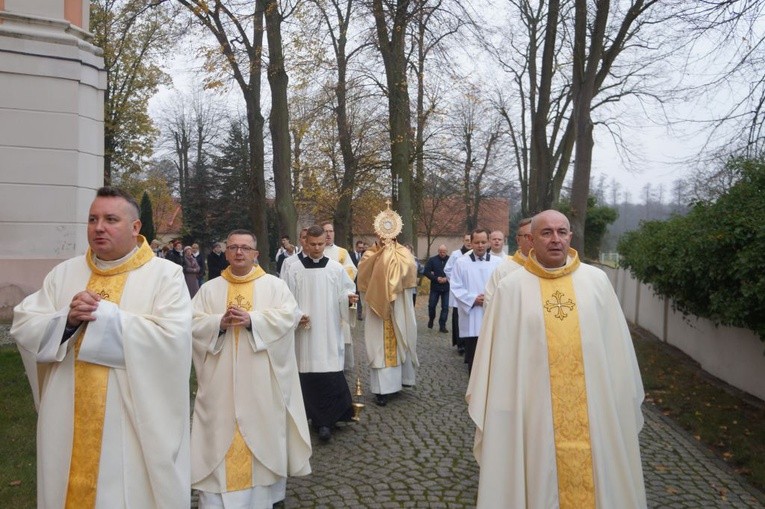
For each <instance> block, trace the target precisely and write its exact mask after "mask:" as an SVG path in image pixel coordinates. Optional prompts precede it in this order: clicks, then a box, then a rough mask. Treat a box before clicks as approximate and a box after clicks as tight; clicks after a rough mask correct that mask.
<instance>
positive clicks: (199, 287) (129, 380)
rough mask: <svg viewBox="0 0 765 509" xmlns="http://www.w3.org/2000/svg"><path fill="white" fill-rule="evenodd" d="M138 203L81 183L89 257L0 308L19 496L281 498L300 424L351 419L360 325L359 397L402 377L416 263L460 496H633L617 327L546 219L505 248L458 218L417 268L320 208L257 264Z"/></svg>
mask: <svg viewBox="0 0 765 509" xmlns="http://www.w3.org/2000/svg"><path fill="white" fill-rule="evenodd" d="M139 213H140V211H139V208H138V205H137V204H136V202H135V200H134V199H133V198H132V197H131V196H130V195H129V194H127V193H125V192H123V191H121V190H119V189H116V188H110V187H104V188H101V189H99V190H98V192H97V194H96V198H95V199H94V201H93V203H92V205H91V208H90V212H89V216H88V227H87V233H88V243H89V249H88V252H87V253H86V254H85V255H83V256H78V257H75V258H73V259H71V260H67V261H65V262H63V263H62V264H60V265H58V266H57V267H55V268H54V269H53V270H52V271H51V272H50V273H49V274H48V275H47V277H46V278H45V281H44V283H43V287H42V288H41V289H40V290H39V291H38V292H36V293H34V294H32V295H30V296H29V297H27V298H26V299H25V300H24V301H23V302H22V303H20V304H19V305H18V306H17V307H16V308H15V310H14V321H13V325H12V329H11V334H12V336H13V337H14V339H15V341H16V342H17V344H18V347H19V350H20V352H21V354H22V358H23V359H24V363H25V368H26V370H27V375H28V377H29V381H30V384H31V386H32V390H33V394H34V399H35V404H36V406H37V408H38V412H39V418H38V462H37V468H38V507H41V508H48V507H50V508H53V507H56V508H59V507H64V506H65V507H78V508H79V507H126V508H134V507H135V508H173V507H177V508H187V507H189V504H190V493H191V489H192V488H193V489H195V490H197V491H198V492H199V505H200V507H201V508H213V507H215V508H217V507H225V508H270V507H272V506H273V505H274V504H278V503H280V502H281V501H283V500H284V498H285V495H286V481H287V478H288V477H289V476H301V475H308V474H310V472H311V466H310V457H311V454H312V443H311V429H312V428H313V430H314V433H315V435H316V437H317V439H318V440H319V442H327V441H329V440H331V439H332V433H333V429H334V428H335V426H336V424H337V423H339V422H343V421H350V420H351V419H352V417H353V408H352V407H353V398H352V395H351V391H350V388H349V386H348V383H347V381H346V373H347V372H349V370H353V369H354V368H356V362H357V359H354V355H353V353H354V352H353V347H352V338H351V328H352V327H355V326H358V325H357V322H358V321H363V329H364V330H363V335H364V346H365V348H366V356H365V359H366V363H367V364H366V368H368V370H369V386H370V390H371V392H372V393H373V395H374V401H375V403H376V404H377V405H379V406H381V407H384V406H386V405H387V404H388V403H389V400H390V396H391V395H393V394H396V393H399V392H400V391H402V390H404V388H407V387H413V386H415V384H416V374H417V367H418V366H419V359H418V356H417V323H416V319H415V296H416V292H417V287H418V279H419V277H420V276H424V277H427V278H428V279H429V280H430V295H429V299H428V324H427V327H428V328H429V329H432V328H433V327H434V325H435V323H436V321H437V324H438V332H439V333H448V332H449V330H448V329H447V322H448V314H449V309H450V307H451V309H452V322H451V332H452V338H451V339H452V345H453V346H455V347H457V352H458V353H459V354H461V355H463V356H464V362H465V364H467V371H468V373H469V383H468V387H467V392H466V402H467V412H468V413H469V415H470V417H471V419H472V420H473V422H474V423H475V428H476V433H475V444H474V454H475V457H476V460H477V461H478V463H479V465H480V478H479V486H478V500H477V505H478V507H485V508H494V507H502V508H522V507H561V508H585V507H593V508H594V507H603V508H612V507H613V508H615V507H619V508H622V507H624V508H633V507H635V508H639V507H646V497H645V490H644V486H643V478H642V468H641V464H640V451H639V447H638V441H637V437H638V432H639V431H640V429H641V427H642V424H643V419H642V414H641V410H640V405H641V403H642V400H643V388H642V382H641V379H640V375H639V371H638V370H637V362H636V359H635V353H634V349H633V347H632V343H631V339H630V335H629V331H628V329H627V325H626V321H625V319H624V316H623V314H622V312H621V309H620V307H619V303H618V301H617V300H616V296H615V294H614V292H613V289H612V287H611V285H610V283H609V281H608V279H607V277H606V276H605V274H604V273H603V272H602V271H600V270H599V269H597V268H594V267H592V266H590V265H586V264H584V263H582V262H581V261H580V260H579V257H578V254H577V253H576V251H575V250H573V249H571V248H570V247H569V243H570V239H571V230H570V224H569V221H568V219H567V218H566V217H565V216H564V215H563V214H561V213H559V212H556V211H553V210H548V211H544V212H541V213H539V214H537V215H536V216H534V217H533V218H529V219H524V220H523V221H521V222H520V225H519V227H518V230H517V232H516V243H517V245H518V250H517V251H516V252H515V253H513V254H512V255H508V254H507V253H506V252H505V251H504V247H505V240H504V234H503V233H502V232H499V231H492V232H490V231H487V230H484V229H476V230H474V231H472V232H470V233H469V234H467V235H465V237H464V242H463V246H462V247H461V248H460V249H457V250H454V251H453V252H452V253H451V254H448V250H447V248H446V246H445V245H441V246H439V247H438V253H437V254H436V255H435V256H433V257H431V258H429V259H428V260H427V262H426V263H425V264H424V265H422V266H420V265H419V263H418V262H417V260H416V258H415V256H414V255H413V253H412V250H411V248H409V247H407V246H404V245H401V244H399V243H398V242H397V240H396V236H397V234H398V232H399V231H400V224H399V227H398V229H397V228H396V222H397V221H398V222H399V223H400V218H399V217H398V216H397V214H396V213H395V212H393V211H391V210H390V208H389V209H388V210H387V211H383V212H381V213H380V216H378V219H381V220H379V221H378V219H376V220H375V230H376V234H377V238H376V240H375V242H374V243H372V244H371V245H369V246H367V244H366V243H365V242H364V241H362V240H359V241H357V242H356V243H355V244H354V247H353V249H352V250H351V251H350V252H349V251H347V250H346V249H344V248H342V247H340V246H338V245H336V244H335V242H334V240H335V238H334V227H333V225H332V223H331V222H324V223H322V224H317V225H312V226H309V227H305V228H302V229H301V231H300V235H299V239H298V243H297V244H296V245H293V244H292V243H291V242H290V239H289V237H286V236H284V237H282V238H281V240H280V247H279V251H278V252H277V255H276V266H277V274H276V275H272V274H269V273H267V272H266V271H265V270H264V269H263V268H262V267H260V265H259V264H258V263H257V259H258V245H257V239H256V238H255V235H253V234H252V233H251V232H249V231H247V230H233V231H232V232H230V233H229V234H228V236H227V238H226V241H225V243H216V244H215V245H214V246H213V247H212V249H211V251H210V253H209V254H208V255H207V256H204V255H203V254H202V253H201V252H200V249H199V245H198V244H197V243H194V244H192V245H190V246H185V247H184V246H183V243H182V242H180V241H174V242H173V243H172V244H171V245H167V246H164V247H162V246H161V244H160V243H159V242H157V241H152V242H151V244H149V243H148V242H147V240H146V239H144V238H143V237H142V236H141V235H140V234H139V231H140V226H141V222H140V220H139V219H138V218H139ZM378 224H379V225H380V226H379V227H378ZM205 274H207V278H206V280H205V277H204V276H205ZM439 303H440V312H439V314H438V316H436V311H437V307H438V306H439ZM192 364H193V366H194V370H195V373H196V379H197V384H198V387H197V392H196V397H195V400H194V405H193V407H194V408H193V413H191V411H190V408H189V393H188V390H189V375H190V370H191V366H192ZM190 416H191V417H190Z"/></svg>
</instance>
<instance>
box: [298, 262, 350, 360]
mask: <svg viewBox="0 0 765 509" xmlns="http://www.w3.org/2000/svg"><path fill="white" fill-rule="evenodd" d="M306 263H308V264H314V263H317V262H315V261H314V260H312V259H311V258H307V262H306ZM285 281H286V282H287V286H289V289H290V291H291V292H292V294H293V295H294V296H295V299H296V300H297V303H298V307H299V309H300V311H301V314H306V315H308V316H309V317H310V328H305V327H298V329H297V331H296V332H295V353H296V355H297V361H298V370H299V371H300V372H301V373H327V372H336V371H342V370H343V363H344V360H345V348H346V346H345V338H344V336H343V327H342V325H343V323H348V321H349V316H348V295H354V294H355V293H356V285H355V284H354V282H353V280H352V279H351V278H350V277H349V276H348V273H347V272H346V270H345V269H344V268H343V266H342V265H340V264H339V263H338V262H336V261H334V260H327V264H326V266H325V267H321V268H306V267H305V266H304V264H303V263H301V262H299V263H294V264H292V265H291V266H290V269H289V271H288V273H287V274H286V276H285Z"/></svg>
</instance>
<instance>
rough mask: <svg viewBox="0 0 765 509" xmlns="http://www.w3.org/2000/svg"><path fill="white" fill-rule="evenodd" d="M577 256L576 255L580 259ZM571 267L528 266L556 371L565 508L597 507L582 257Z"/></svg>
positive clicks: (530, 263) (552, 379) (557, 436)
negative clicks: (535, 278) (580, 293)
mask: <svg viewBox="0 0 765 509" xmlns="http://www.w3.org/2000/svg"><path fill="white" fill-rule="evenodd" d="M575 254H576V252H574V255H575ZM573 258H574V260H573V261H572V262H570V263H569V264H567V266H566V267H564V268H561V269H558V270H556V271H553V272H548V271H546V270H545V269H544V268H542V267H541V266H539V265H538V264H537V261H536V259H534V258H531V257H530V258H529V259H528V260H529V261H527V263H526V265H525V267H526V268H527V270H529V271H530V272H533V273H535V274H536V273H537V272H538V271H542V272H544V273H546V274H547V275H546V276H543V277H540V278H539V286H540V290H541V295H542V309H543V312H542V314H543V315H544V321H545V335H546V337H547V356H548V363H549V368H550V393H551V401H552V416H553V430H554V434H555V458H556V465H557V470H558V499H559V507H560V509H586V508H594V507H595V481H594V475H593V466H592V446H591V443H590V424H589V416H588V413H587V387H586V383H585V373H584V356H583V354H582V338H581V331H580V329H579V311H578V307H577V303H576V294H575V293H574V284H573V280H572V277H571V273H572V272H573V269H575V267H573V268H572V267H571V266H572V265H575V266H578V265H579V260H578V257H576V256H574V257H573Z"/></svg>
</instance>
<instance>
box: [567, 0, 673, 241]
mask: <svg viewBox="0 0 765 509" xmlns="http://www.w3.org/2000/svg"><path fill="white" fill-rule="evenodd" d="M658 1H659V0H634V1H632V2H631V5H630V7H629V8H628V9H627V10H626V11H625V12H624V13H622V14H621V18H620V19H619V14H618V13H617V14H614V13H613V12H612V10H611V2H610V1H609V0H601V1H598V2H596V3H595V4H594V7H593V8H594V11H595V12H594V16H593V20H592V22H590V21H589V19H588V18H589V16H590V13H589V12H588V10H589V7H588V2H587V1H586V0H576V2H575V14H574V48H573V53H574V58H573V62H574V66H573V80H572V96H573V107H574V122H575V127H576V160H575V161H574V178H573V180H572V186H571V218H570V219H571V223H572V224H571V228H572V230H573V232H574V237H573V239H572V241H571V246H572V247H573V248H574V249H576V250H578V251H580V252H582V253H583V252H584V233H585V232H584V225H585V220H586V218H587V200H588V198H589V196H590V171H591V168H592V149H593V145H594V141H593V137H592V131H593V122H592V108H593V100H594V99H595V97H596V96H597V95H598V94H599V93H600V91H601V90H602V88H603V84H604V82H605V81H606V78H608V77H609V75H610V73H611V69H612V67H613V65H614V61H615V60H616V59H617V58H618V57H619V56H620V55H621V54H622V52H623V51H624V50H625V48H627V45H628V44H629V43H630V41H631V40H633V39H636V38H637V34H638V33H639V32H640V29H641V28H642V25H643V24H644V23H645V24H655V23H661V22H663V21H665V20H666V18H662V17H661V16H656V17H652V16H649V13H651V11H652V9H653V7H654V6H655V5H656V4H657V3H658ZM609 17H611V19H613V23H614V24H613V26H612V27H609ZM609 28H610V30H609ZM609 32H610V34H609Z"/></svg>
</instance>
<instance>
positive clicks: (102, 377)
mask: <svg viewBox="0 0 765 509" xmlns="http://www.w3.org/2000/svg"><path fill="white" fill-rule="evenodd" d="M141 239H142V244H141V247H140V248H139V249H138V250H137V251H136V252H135V253H134V254H133V256H131V257H130V258H129V259H128V260H126V261H125V262H124V263H122V264H120V265H118V266H116V267H112V268H110V269H106V270H103V269H99V268H98V267H97V266H96V264H95V263H94V261H93V257H94V255H93V252H92V251H91V250H90V249H88V252H87V254H86V256H85V259H86V261H87V263H88V267H89V268H90V270H91V276H90V279H89V281H88V284H87V286H86V288H87V289H88V290H90V291H92V292H95V293H97V294H98V295H100V296H101V298H102V299H105V300H108V301H110V302H113V303H114V304H117V305H119V303H120V299H121V298H122V291H123V289H124V288H125V282H126V281H127V278H128V275H129V274H130V271H132V270H135V269H137V268H138V267H140V266H142V265H144V264H145V263H146V262H148V261H149V260H151V259H152V258H154V252H153V251H152V250H151V248H150V247H149V245H148V244H147V243H146V241H145V240H143V238H141ZM86 328H87V324H86V326H85V327H83V328H82V331H81V332H80V333H79V334H78V337H77V338H76V340H75V344H74V349H75V359H77V357H78V356H79V352H80V347H81V345H82V340H83V337H84V331H85V329H86ZM109 369H110V368H108V367H107V366H102V365H99V364H91V363H89V362H84V361H80V360H75V363H74V434H73V437H72V459H71V465H70V468H69V481H68V486H67V493H66V509H79V508H82V507H95V505H96V487H97V485H98V470H99V461H100V458H101V442H102V437H103V431H104V429H103V428H104V415H105V412H106V390H107V385H108V379H109Z"/></svg>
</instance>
